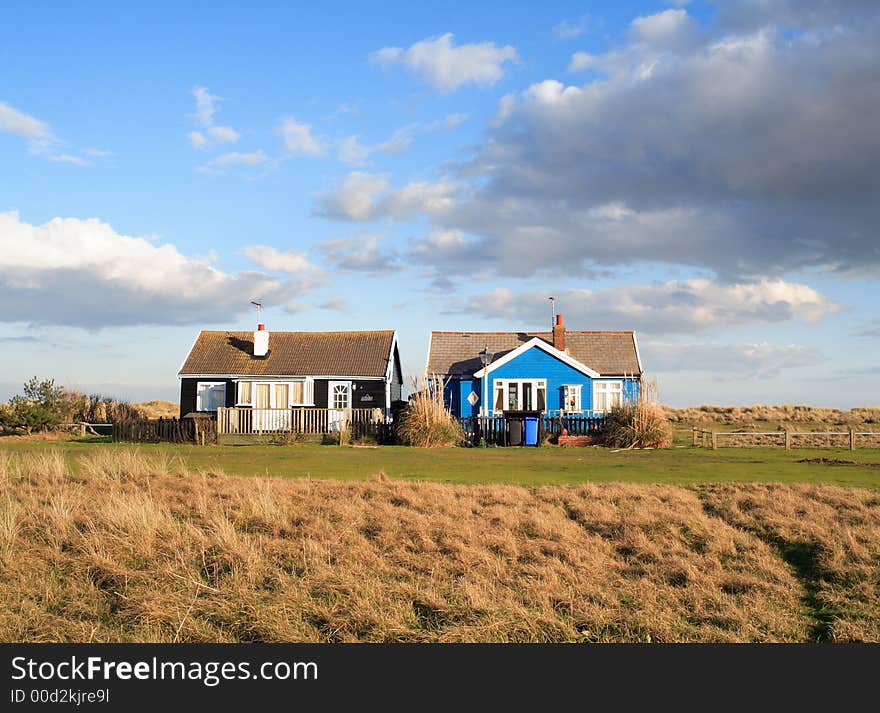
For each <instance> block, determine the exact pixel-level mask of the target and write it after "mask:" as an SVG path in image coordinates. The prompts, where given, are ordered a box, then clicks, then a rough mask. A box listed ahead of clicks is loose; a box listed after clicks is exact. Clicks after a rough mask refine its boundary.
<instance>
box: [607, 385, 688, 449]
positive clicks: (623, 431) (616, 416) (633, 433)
mask: <svg viewBox="0 0 880 713" xmlns="http://www.w3.org/2000/svg"><path fill="white" fill-rule="evenodd" d="M602 442H603V444H604V445H606V446H610V447H612V448H668V447H669V446H670V445H671V444H672V426H671V425H670V423H669V419H667V418H666V414H665V413H664V410H663V407H662V406H660V404H658V403H657V382H656V381H655V380H654V379H645V380H643V382H642V384H641V388H640V390H639V399H638V401H635V402H632V403H625V404H621V405H620V406H615V407H614V408H613V409H611V411H610V413H608V415H607V416H606V417H605V425H604V426H603V428H602Z"/></svg>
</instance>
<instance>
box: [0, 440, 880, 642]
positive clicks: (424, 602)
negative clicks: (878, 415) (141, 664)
mask: <svg viewBox="0 0 880 713" xmlns="http://www.w3.org/2000/svg"><path fill="white" fill-rule="evenodd" d="M792 552H794V553H795V554H792ZM803 552H808V553H809V556H807V555H803ZM798 553H800V554H798ZM0 557H2V563H0V640H2V641H266V642H274V641H648V640H650V641H804V640H811V639H815V638H834V639H838V640H873V641H877V640H880V629H878V626H880V623H878V620H880V606H878V601H877V584H878V572H880V496H878V495H877V493H876V492H875V491H868V490H855V489H852V490H847V489H841V488H834V487H815V488H814V487H806V486H804V487H800V486H776V487H770V486H766V487H765V486H725V487H721V486H719V487H712V488H709V489H708V490H706V491H705V492H703V491H698V490H690V489H685V488H679V487H671V486H647V485H624V484H612V485H586V486H578V487H541V488H523V487H518V486H476V485H475V486H462V485H442V484H415V483H402V482H399V481H389V480H388V479H387V478H383V477H381V474H380V475H379V476H377V479H376V480H374V481H372V482H368V483H345V482H331V481H311V480H282V479H271V478H270V479H253V478H238V477H232V476H225V475H222V474H219V473H214V472H185V471H183V470H182V467H181V466H180V464H176V463H172V462H162V463H154V462H150V461H148V460H145V458H144V457H143V456H141V455H138V454H136V453H134V452H124V451H115V452H113V453H110V452H109V451H107V452H105V453H104V454H102V452H101V451H96V452H95V453H94V454H92V455H88V456H85V457H84V459H83V462H82V463H81V467H80V468H79V469H77V472H76V473H72V472H71V470H70V469H69V468H68V467H67V466H66V464H65V460H64V458H63V457H62V456H61V455H60V454H58V453H53V452H51V451H49V452H45V453H31V454H24V455H7V454H3V453H2V452H0ZM802 560H803V562H802ZM804 562H805V563H806V564H804Z"/></svg>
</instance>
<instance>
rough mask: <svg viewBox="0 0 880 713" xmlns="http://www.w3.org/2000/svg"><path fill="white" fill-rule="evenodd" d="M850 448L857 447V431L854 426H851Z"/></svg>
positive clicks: (852, 449)
mask: <svg viewBox="0 0 880 713" xmlns="http://www.w3.org/2000/svg"><path fill="white" fill-rule="evenodd" d="M849 449H850V450H851V451H854V450H855V449H856V432H855V429H854V428H853V427H852V426H850V427H849Z"/></svg>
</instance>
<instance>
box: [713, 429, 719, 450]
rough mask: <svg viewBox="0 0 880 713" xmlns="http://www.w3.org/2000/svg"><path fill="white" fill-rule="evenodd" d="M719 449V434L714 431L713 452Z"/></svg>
mask: <svg viewBox="0 0 880 713" xmlns="http://www.w3.org/2000/svg"><path fill="white" fill-rule="evenodd" d="M717 448H718V434H717V433H715V431H712V450H713V451H714V450H716V449H717Z"/></svg>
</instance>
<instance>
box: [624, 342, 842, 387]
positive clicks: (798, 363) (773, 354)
mask: <svg viewBox="0 0 880 713" xmlns="http://www.w3.org/2000/svg"><path fill="white" fill-rule="evenodd" d="M639 347H640V351H641V356H642V362H643V364H644V367H645V369H646V370H647V371H648V372H650V373H656V372H660V373H663V372H666V373H670V372H681V371H686V372H689V373H694V372H705V373H709V374H712V375H713V376H715V377H716V378H718V379H720V380H726V379H731V378H734V377H737V378H742V377H757V378H767V377H770V376H774V375H776V374H778V373H779V372H780V371H783V370H786V369H796V368H798V367H809V366H816V365H817V364H821V363H822V362H823V361H825V359H824V358H823V356H822V354H821V353H819V351H818V350H816V349H814V348H812V347H806V346H803V345H801V344H768V343H767V342H758V343H752V342H740V343H723V342H692V343H681V342H656V341H653V340H649V339H644V340H642V341H641V342H640V344H639Z"/></svg>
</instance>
